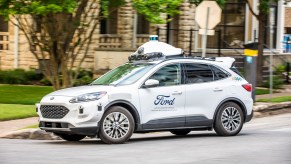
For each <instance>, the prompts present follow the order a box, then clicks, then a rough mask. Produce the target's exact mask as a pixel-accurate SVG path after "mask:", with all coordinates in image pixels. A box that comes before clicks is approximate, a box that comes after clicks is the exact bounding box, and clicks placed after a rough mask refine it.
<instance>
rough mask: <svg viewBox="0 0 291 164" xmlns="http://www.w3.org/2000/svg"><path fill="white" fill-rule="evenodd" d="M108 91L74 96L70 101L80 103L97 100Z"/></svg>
mask: <svg viewBox="0 0 291 164" xmlns="http://www.w3.org/2000/svg"><path fill="white" fill-rule="evenodd" d="M104 95H106V92H94V93H87V94H83V95H80V96H77V97H74V98H72V99H71V100H70V103H80V102H87V101H95V100H98V99H101V98H102V97H103V96H104Z"/></svg>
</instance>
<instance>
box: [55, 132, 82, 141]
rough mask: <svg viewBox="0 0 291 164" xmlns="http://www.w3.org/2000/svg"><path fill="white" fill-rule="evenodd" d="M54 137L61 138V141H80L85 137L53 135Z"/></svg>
mask: <svg viewBox="0 0 291 164" xmlns="http://www.w3.org/2000/svg"><path fill="white" fill-rule="evenodd" d="M55 135H57V136H59V137H61V138H62V139H63V140H66V141H80V140H82V139H84V138H85V137H86V136H84V135H78V134H61V133H55Z"/></svg>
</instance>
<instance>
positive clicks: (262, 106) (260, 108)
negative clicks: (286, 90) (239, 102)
mask: <svg viewBox="0 0 291 164" xmlns="http://www.w3.org/2000/svg"><path fill="white" fill-rule="evenodd" d="M290 107H291V101H287V102H281V103H260V102H259V103H255V105H254V107H253V111H254V112H268V111H272V110H279V109H283V108H290Z"/></svg>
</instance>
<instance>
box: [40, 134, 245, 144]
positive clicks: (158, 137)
mask: <svg viewBox="0 0 291 164" xmlns="http://www.w3.org/2000/svg"><path fill="white" fill-rule="evenodd" d="M161 134H162V133H159V134H158V133H157V135H156V134H155V133H146V134H145V136H144V137H143V136H142V135H143V134H138V135H139V136H133V137H132V138H130V140H129V141H127V142H126V144H131V143H140V142H150V141H167V140H173V141H174V140H180V139H193V138H197V139H198V138H199V139H201V138H203V139H207V138H232V137H222V136H218V135H217V134H216V133H195V134H188V135H183V136H179V135H173V134H170V133H169V134H162V136H161ZM247 135H248V133H240V134H238V135H237V136H233V137H243V136H247ZM43 143H45V144H55V145H96V144H97V145H110V144H105V143H103V142H102V141H101V140H100V139H99V138H98V139H95V138H85V139H84V140H81V141H76V142H75V141H64V140H52V141H48V142H43Z"/></svg>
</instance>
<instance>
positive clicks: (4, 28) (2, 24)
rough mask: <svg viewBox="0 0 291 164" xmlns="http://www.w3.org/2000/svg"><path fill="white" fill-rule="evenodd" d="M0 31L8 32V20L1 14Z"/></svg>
mask: <svg viewBox="0 0 291 164" xmlns="http://www.w3.org/2000/svg"><path fill="white" fill-rule="evenodd" d="M0 32H8V22H7V21H5V20H4V18H3V17H2V16H0Z"/></svg>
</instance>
